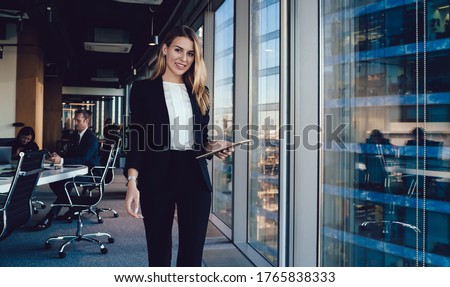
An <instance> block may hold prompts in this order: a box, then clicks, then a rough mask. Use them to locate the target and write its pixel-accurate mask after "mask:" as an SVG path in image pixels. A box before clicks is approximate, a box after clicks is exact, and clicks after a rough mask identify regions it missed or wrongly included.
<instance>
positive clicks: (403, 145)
mask: <svg viewBox="0 0 450 287" xmlns="http://www.w3.org/2000/svg"><path fill="white" fill-rule="evenodd" d="M321 2H322V11H321V25H322V26H321V29H322V31H323V33H322V39H321V43H322V44H321V45H322V46H321V55H322V66H321V90H322V92H323V94H322V95H321V101H322V107H323V108H322V114H323V119H322V122H323V124H324V130H325V131H329V132H326V133H325V136H324V149H323V152H322V153H321V155H322V156H321V167H320V168H321V171H322V174H323V176H322V179H321V183H320V185H321V191H322V202H321V210H322V216H321V220H322V222H321V228H320V236H321V246H320V253H321V262H320V264H321V265H322V266H422V265H426V266H449V264H450V252H449V251H450V236H449V234H450V230H449V229H450V172H449V170H450V149H449V145H450V132H449V131H450V129H449V127H450V122H449V115H448V111H449V108H450V85H449V84H448V79H449V77H450V70H449V69H448V68H446V67H448V64H449V62H450V56H449V55H450V53H449V46H448V41H449V35H450V34H449V24H448V22H449V2H448V1H442V0H435V1H424V2H418V3H416V2H415V1H356V0H355V1H344V2H345V5H344V4H343V2H342V1H325V0H324V1H321ZM424 19H425V21H426V22H424ZM424 26H426V29H424ZM425 33H426V34H425ZM424 39H426V42H425V41H424ZM416 40H417V43H416ZM425 45H426V46H425ZM416 47H417V48H418V50H417V49H416ZM424 47H426V49H424ZM445 79H447V80H445ZM333 131H335V132H336V133H333Z"/></svg>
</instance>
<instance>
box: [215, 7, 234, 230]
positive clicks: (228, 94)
mask: <svg viewBox="0 0 450 287" xmlns="http://www.w3.org/2000/svg"><path fill="white" fill-rule="evenodd" d="M214 22H215V23H214V30H215V37H214V41H215V42H214V95H213V99H214V100H213V118H212V122H213V125H214V129H213V132H214V133H215V135H214V139H218V140H227V141H231V142H232V141H233V128H232V124H233V106H234V102H233V99H234V97H233V95H234V94H233V82H234V74H233V68H234V51H233V50H234V1H233V0H225V1H224V3H223V4H222V5H221V6H220V8H219V9H218V10H217V11H216V13H215V18H214ZM212 179H213V189H214V194H213V207H212V212H213V213H214V214H215V215H216V216H217V217H218V218H219V219H220V220H222V221H223V222H224V223H225V224H226V225H227V226H229V227H231V224H232V222H231V220H232V200H233V156H229V157H228V158H227V159H225V160H220V159H217V158H215V159H214V160H213V169H212Z"/></svg>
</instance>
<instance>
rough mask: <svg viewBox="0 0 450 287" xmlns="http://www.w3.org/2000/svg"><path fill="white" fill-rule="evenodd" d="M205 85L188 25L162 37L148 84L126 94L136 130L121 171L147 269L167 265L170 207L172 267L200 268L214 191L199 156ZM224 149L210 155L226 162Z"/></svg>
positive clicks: (203, 142) (204, 131)
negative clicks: (175, 237)
mask: <svg viewBox="0 0 450 287" xmlns="http://www.w3.org/2000/svg"><path fill="white" fill-rule="evenodd" d="M205 82H206V68H205V64H204V62H203V53H202V47H201V45H200V40H199V38H198V37H197V35H196V33H195V31H193V30H192V29H191V28H189V27H187V26H180V27H177V28H175V29H173V30H172V31H171V32H170V33H169V34H168V35H167V36H166V38H165V39H164V41H163V44H162V46H161V49H160V51H159V56H158V59H157V63H156V69H155V72H154V74H153V76H152V77H151V79H150V80H142V81H137V82H135V83H134V84H133V87H132V89H131V93H130V110H131V113H132V118H131V122H130V130H133V131H134V132H132V133H130V138H129V141H128V142H129V152H128V154H127V162H126V166H125V168H124V175H125V176H126V177H127V178H128V180H127V194H126V198H125V206H126V209H127V211H128V213H129V214H130V215H131V216H133V217H135V218H138V219H139V218H142V216H143V218H144V226H145V231H146V235H147V250H148V257H149V265H150V266H170V264H171V256H172V224H173V219H174V213H175V208H176V211H177V218H178V227H179V235H180V237H179V249H178V257H177V266H183V267H188V266H197V267H200V266H201V264H202V254H203V246H204V244H205V236H206V230H207V226H208V219H209V211H210V205H211V191H212V187H211V182H210V178H209V173H208V169H207V163H206V159H205V158H201V159H196V156H198V155H200V154H203V153H205V152H206V151H208V148H209V146H210V145H209V140H208V127H207V125H208V123H209V92H208V90H207V89H206V87H205ZM142 127H147V129H143V128H142ZM142 144H143V145H142ZM229 152H230V151H227V150H225V151H223V152H218V153H216V154H215V155H216V156H217V157H219V158H222V159H223V158H225V157H226V156H227V155H228V154H229ZM139 207H140V208H141V210H142V215H141V214H138V210H139Z"/></svg>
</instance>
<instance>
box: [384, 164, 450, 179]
mask: <svg viewBox="0 0 450 287" xmlns="http://www.w3.org/2000/svg"><path fill="white" fill-rule="evenodd" d="M386 171H388V172H392V173H402V174H409V175H417V174H418V175H419V176H425V175H426V176H427V177H439V178H447V179H449V178H450V171H449V170H444V169H437V168H434V167H430V169H428V168H427V169H426V170H423V169H416V168H410V167H404V166H398V165H392V166H386Z"/></svg>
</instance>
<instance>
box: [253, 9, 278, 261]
mask: <svg viewBox="0 0 450 287" xmlns="http://www.w3.org/2000/svg"><path fill="white" fill-rule="evenodd" d="M250 3H251V4H250V35H251V36H250V87H251V95H250V111H249V113H250V125H251V137H252V139H253V140H255V141H256V142H255V143H254V145H253V147H256V148H255V149H252V150H251V151H250V152H249V156H250V158H249V160H250V164H249V166H250V170H249V176H248V178H249V192H250V193H249V203H248V204H249V206H248V210H249V219H248V220H249V222H248V242H249V244H250V245H251V246H252V247H253V248H255V249H256V250H257V251H258V252H259V253H260V254H261V255H263V256H264V257H265V258H266V259H267V260H269V261H270V262H271V263H272V264H273V265H277V264H278V238H279V234H278V218H279V216H278V208H279V204H278V196H279V195H278V190H279V174H278V167H279V134H278V130H279V118H280V115H279V103H280V88H279V86H280V85H279V84H280V2H279V1H273V0H253V1H251V2H250Z"/></svg>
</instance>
